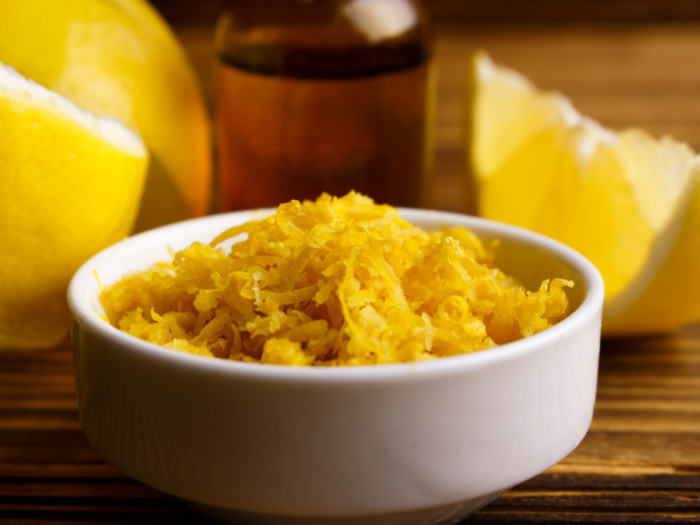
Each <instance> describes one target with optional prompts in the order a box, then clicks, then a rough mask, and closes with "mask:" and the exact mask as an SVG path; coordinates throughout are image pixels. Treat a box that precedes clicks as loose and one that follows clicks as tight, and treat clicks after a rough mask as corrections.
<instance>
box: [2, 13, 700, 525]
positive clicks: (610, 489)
mask: <svg viewBox="0 0 700 525" xmlns="http://www.w3.org/2000/svg"><path fill="white" fill-rule="evenodd" d="M215 3H216V2H214V4H215ZM187 4H188V2H174V3H171V4H169V3H168V2H165V1H163V2H160V3H159V4H157V5H158V6H159V8H161V10H162V11H163V13H164V14H165V15H166V17H168V19H169V20H170V21H171V23H173V25H174V27H175V30H176V33H177V35H178V36H179V38H180V39H181V41H182V43H183V44H184V46H185V48H186V50H187V52H188V54H189V56H190V58H191V60H192V63H193V65H194V67H195V69H196V71H197V74H198V75H199V76H200V79H201V82H202V86H203V90H204V93H205V96H206V98H207V101H208V103H209V105H210V108H212V107H213V104H212V86H211V60H212V54H211V53H212V48H211V31H212V16H213V14H214V12H215V6H213V4H212V2H209V3H207V2H206V1H204V2H201V5H200V2H198V3H197V4H198V5H200V8H201V9H200V11H199V16H192V7H187ZM492 4H493V5H494V6H495V7H494V8H493V9H491V10H489V9H488V8H487V7H483V3H482V4H481V5H482V7H481V8H479V7H475V6H474V5H475V3H468V2H467V3H460V2H458V1H456V0H453V1H450V0H444V1H440V2H435V3H434V4H433V7H434V8H435V10H436V19H437V23H436V29H437V46H436V60H437V62H438V68H439V75H440V80H439V98H438V101H439V103H438V129H437V137H438V144H437V146H438V147H437V158H436V174H435V178H436V181H435V184H436V188H435V189H436V202H435V207H437V208H441V209H447V210H456V211H459V210H463V207H464V204H463V194H462V190H461V176H462V157H463V152H462V149H461V146H460V130H459V125H460V115H459V107H460V104H461V93H462V87H463V81H464V77H465V68H466V64H467V61H468V59H469V56H470V55H471V53H472V52H473V51H474V50H475V49H477V48H483V49H486V50H487V51H489V52H490V53H491V54H492V56H493V58H494V59H495V60H497V61H499V62H502V63H505V64H508V65H510V66H512V67H514V68H516V69H518V70H520V71H521V72H523V73H524V74H526V75H527V76H529V77H530V78H531V79H533V80H534V81H535V82H536V83H537V84H539V85H540V86H542V87H545V88H548V89H558V90H561V91H563V92H564V93H566V94H567V95H568V96H569V97H570V98H571V99H572V101H573V102H574V105H575V106H576V107H577V108H579V109H580V110H581V111H582V112H584V113H585V114H588V115H589V116H592V117H594V118H596V119H597V120H599V121H601V122H602V123H603V124H605V125H607V126H610V127H613V128H622V127H628V126H641V127H644V128H646V129H648V130H649V131H651V132H652V133H653V134H655V135H662V134H671V135H673V136H675V137H676V138H677V139H680V140H683V141H686V142H688V143H690V144H691V146H692V147H693V148H694V149H696V150H700V67H698V65H699V64H700V16H699V12H700V9H698V7H697V6H696V4H693V3H692V2H689V1H685V2H684V1H682V0H681V1H676V2H675V3H674V2H671V3H670V4H664V6H665V7H664V6H662V5H661V3H660V2H656V3H655V2H638V3H633V2H628V1H618V2H612V3H609V4H605V5H606V6H607V7H606V8H601V9H599V10H598V11H590V10H586V8H585V6H583V7H582V3H581V2H574V3H573V4H569V6H570V7H569V8H568V9H569V10H568V11H567V10H566V9H564V10H563V11H562V8H561V6H560V5H559V4H558V3H556V2H553V1H544V2H543V3H542V4H543V6H544V7H542V6H540V7H541V10H540V11H539V15H537V13H535V14H533V13H532V12H531V11H529V10H528V9H526V8H524V7H523V6H522V5H524V4H527V5H535V4H536V3H522V5H520V4H517V3H515V4H509V3H508V2H505V0H498V1H495V2H492ZM562 4H563V3H562ZM593 4H596V5H598V7H600V6H601V5H603V4H602V3H599V2H593V3H592V4H591V5H593ZM506 5H511V6H516V7H514V10H512V11H508V12H507V16H506V15H503V16H496V15H497V8H502V7H504V6H506ZM518 5H520V7H517V6H518ZM669 5H670V7H669ZM698 300H700V298H699V299H698ZM71 359H72V357H71V350H70V344H69V342H65V344H63V345H61V346H59V347H58V348H54V349H51V350H48V351H41V352H9V353H4V354H0V523H18V524H24V523H26V524H30V523H31V524H35V523H54V524H57V523H61V524H72V523H107V522H109V523H144V524H145V523H199V522H201V521H203V518H201V517H200V516H198V515H196V514H194V513H193V512H192V511H190V510H189V509H188V508H186V507H184V506H183V505H181V504H180V503H179V502H178V501H176V500H174V499H172V498H170V497H168V496H166V495H164V494H161V493H159V492H158V491H156V490H153V489H151V488H148V487H146V486H143V485H141V484H140V483H137V482H135V481H133V480H131V479H129V478H127V477H126V476H124V475H123V474H121V473H120V472H119V471H118V470H116V469H115V468H114V467H112V466H110V465H108V464H106V463H105V462H104V461H103V460H102V459H101V458H100V456H99V455H98V454H97V453H96V452H95V451H93V450H92V448H91V447H90V445H89V444H88V443H87V441H86V439H85V437H84V435H83V433H82V431H81V428H80V424H79V421H78V416H77V408H76V398H75V386H74V380H73V369H72V360H71ZM534 522H548V523H569V522H578V523H581V522H596V523H620V522H631V523H660V522H674V523H676V522H680V523H691V522H695V523H700V326H696V327H689V328H687V329H684V330H680V331H678V332H677V333H673V334H666V335H660V336H656V337H646V338H626V339H617V340H603V342H602V347H601V360H600V375H599V384H598V397H597V402H596V408H595V415H594V419H593V423H592V425H591V428H590V431H589V432H588V435H587V436H586V438H585V439H584V440H583V442H582V443H581V444H580V446H579V447H578V448H577V449H576V450H575V451H574V452H573V453H572V454H571V455H570V456H569V457H567V458H566V459H564V460H563V461H562V462H560V463H559V464H558V465H556V466H554V467H552V468H551V469H549V470H548V471H546V472H545V473H543V474H541V475H539V476H537V477H535V478H534V479H532V480H530V481H527V482H525V483H523V484H521V485H519V486H517V487H515V488H513V489H512V490H511V491H510V492H508V493H506V494H505V495H503V496H502V497H501V498H499V499H498V500H496V501H495V502H493V503H492V504H491V505H489V506H488V507H486V508H485V509H483V510H481V511H480V512H478V513H477V514H475V515H474V516H472V517H471V518H469V519H468V520H467V523H473V524H478V523H534Z"/></svg>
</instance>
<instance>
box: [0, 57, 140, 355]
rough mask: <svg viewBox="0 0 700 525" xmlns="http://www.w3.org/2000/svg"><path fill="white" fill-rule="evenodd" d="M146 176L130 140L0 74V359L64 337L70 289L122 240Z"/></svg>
mask: <svg viewBox="0 0 700 525" xmlns="http://www.w3.org/2000/svg"><path fill="white" fill-rule="evenodd" d="M147 167H148V153H147V151H146V149H145V146H144V144H143V142H142V141H141V139H140V138H139V137H138V135H136V134H134V133H132V132H131V131H129V130H128V129H127V128H126V127H124V126H123V125H121V124H120V123H119V122H117V121H115V120H113V119H109V118H97V117H94V116H92V115H91V114H88V113H86V112H83V111H82V110H80V109H78V108H77V107H76V106H75V105H73V104H72V103H71V102H70V101H68V100H67V99H65V98H63V97H62V96H60V95H58V94H56V93H54V92H51V91H49V90H47V89H45V88H43V87H41V86H39V85H37V84H35V83H33V82H31V81H29V80H27V79H25V78H24V77H22V76H21V75H19V74H18V73H16V72H15V71H13V70H12V69H11V68H9V67H6V66H3V65H2V64H0V188H2V191H0V232H2V235H0V349H2V348H21V347H42V346H50V345H52V344H55V343H57V342H59V341H60V340H61V339H62V338H63V337H64V336H65V335H66V333H67V332H68V328H69V326H70V323H69V314H68V307H67V304H66V288H67V285H68V281H69V280H70V277H71V275H72V274H73V272H75V270H77V268H78V266H79V265H80V264H82V263H83V262H84V261H85V260H86V259H87V258H88V257H90V256H91V255H92V254H94V253H95V252H97V251H99V250H101V249H102V248H104V247H106V246H107V245H109V244H111V243H113V242H115V241H117V240H119V239H121V238H122V237H124V236H125V235H127V234H128V232H129V230H130V228H131V227H132V225H133V222H134V219H135V217H136V213H137V210H138V204H139V201H140V198H141V194H142V190H143V186H144V180H145V177H146V171H147Z"/></svg>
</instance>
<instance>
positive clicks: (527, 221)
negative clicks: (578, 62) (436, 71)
mask: <svg viewBox="0 0 700 525" xmlns="http://www.w3.org/2000/svg"><path fill="white" fill-rule="evenodd" d="M467 84H468V86H467V97H466V100H467V104H466V106H465V107H466V112H465V113H466V130H467V137H466V140H467V147H468V156H469V162H470V168H471V170H470V171H471V186H472V188H471V189H472V191H473V194H474V196H475V200H476V211H477V213H478V214H480V215H483V216H485V217H488V218H492V219H496V220H500V221H504V222H509V223H512V224H516V225H518V226H522V227H525V228H528V229H531V230H535V231H538V232H540V233H543V234H545V235H548V236H550V237H553V238H556V239H558V240H560V241H563V242H564V243H566V244H568V245H570V246H572V247H573V248H575V249H577V250H578V251H580V252H581V253H582V254H584V255H585V256H587V257H588V258H589V259H590V260H591V261H592V262H593V263H594V264H596V265H597V267H598V268H599V270H600V271H601V273H602V275H603V279H604V281H605V285H606V299H605V305H604V309H603V331H604V333H606V334H641V333H647V332H662V331H668V330H673V329H675V328H677V327H679V326H682V325H684V324H689V323H692V322H696V321H700V300H698V297H700V241H699V240H698V234H697V232H698V231H700V187H699V185H698V177H699V176H700V169H699V166H700V162H699V159H698V157H697V156H696V155H695V154H694V153H693V152H692V151H691V149H690V148H689V147H688V146H687V145H685V144H681V143H679V142H676V141H674V140H672V139H671V138H668V137H664V138H662V139H659V140H657V139H654V138H652V137H650V136H649V135H648V134H647V133H645V132H644V131H641V130H637V129H628V130H624V131H621V132H619V133H618V132H613V131H610V130H607V129H605V128H603V127H602V126H601V125H600V124H598V123H597V122H595V121H593V120H591V119H590V118H587V117H584V116H582V115H581V114H579V113H578V112H577V111H576V110H575V109H574V108H573V106H572V105H571V104H570V102H569V101H568V100H567V99H566V98H564V97H563V96H562V95H560V94H558V93H547V92H542V91H539V90H538V89H536V88H535V87H534V86H533V85H532V84H531V83H530V82H529V81H528V80H527V79H526V78H524V77H523V76H521V75H520V74H518V73H516V72H514V71H512V70H510V69H507V68H505V67H501V66H497V65H495V64H494V63H493V62H492V61H491V60H490V58H489V57H488V56H487V55H486V54H484V53H477V54H476V55H475V56H474V59H473V61H472V67H471V70H470V77H469V82H468V83H467Z"/></svg>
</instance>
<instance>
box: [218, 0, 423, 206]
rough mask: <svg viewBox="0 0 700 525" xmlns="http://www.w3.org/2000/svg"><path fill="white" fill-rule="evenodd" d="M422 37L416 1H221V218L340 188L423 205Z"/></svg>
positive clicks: (397, 202) (382, 199)
mask: <svg viewBox="0 0 700 525" xmlns="http://www.w3.org/2000/svg"><path fill="white" fill-rule="evenodd" d="M431 44H432V39H431V33H430V27H429V23H428V19H427V14H426V12H425V10H424V8H423V6H422V5H421V4H420V3H419V1H418V0H265V1H260V2H253V1H251V0H231V1H229V2H228V5H227V8H226V10H225V11H224V12H223V13H222V15H221V16H220V18H219V21H218V24H217V28H216V36H215V49H216V53H217V71H216V76H217V79H216V82H217V94H216V98H217V138H218V152H219V153H218V159H219V183H220V193H221V206H222V209H223V210H234V209H247V208H256V207H264V206H276V205H278V204H280V203H281V202H286V201H289V200H291V199H300V200H302V199H315V198H316V197H318V196H319V195H320V194H321V192H324V191H325V192H327V193H330V194H331V195H338V196H340V195H343V194H345V193H347V192H348V191H350V190H355V191H358V192H360V193H364V194H366V195H369V196H371V197H372V198H374V199H375V201H376V202H379V203H389V204H392V205H394V206H412V207H416V206H427V205H429V204H430V200H431V195H430V189H431V188H430V181H429V172H430V166H431V164H432V158H431V157H432V148H431V142H432V137H431V135H432V130H431V129H430V127H431V126H432V124H433V123H432V121H431V116H432V98H433V95H434V93H433V91H434V90H433V88H432V84H433V81H432V77H433V74H432V70H433V67H432V63H431V51H432V45H431Z"/></svg>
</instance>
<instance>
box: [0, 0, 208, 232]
mask: <svg viewBox="0 0 700 525" xmlns="http://www.w3.org/2000/svg"><path fill="white" fill-rule="evenodd" d="M0 13H2V15H0V62H3V63H5V64H6V65H8V66H10V67H12V68H14V69H15V70H17V71H18V72H19V73H21V74H22V75H24V76H25V77H27V78H30V79H32V80H34V81H35V82H37V83H39V84H41V85H43V86H45V87H47V88H48V89H51V90H53V91H56V92H58V93H61V94H62V95H64V96H66V97H67V98H69V99H71V100H72V101H73V102H75V103H76V104H77V105H78V106H79V107H80V108H82V109H84V110H87V111H90V112H91V113H94V114H97V115H109V116H112V117H115V118H117V119H119V120H120V121H122V122H123V123H124V124H125V125H126V126H128V127H129V128H131V129H133V130H135V131H137V132H138V133H139V134H140V135H141V137H142V138H143V141H144V142H145V144H146V146H147V148H148V150H149V152H150V155H151V163H150V167H149V174H148V180H147V184H146V190H145V195H144V201H143V205H142V208H141V212H140V215H139V218H138V222H137V229H139V230H141V229H146V228H150V227H153V226H157V225H160V224H164V223H168V222H173V221H175V220H180V219H184V218H187V217H191V216H198V215H203V214H205V213H206V212H207V211H208V208H209V201H210V191H211V190H210V182H211V181H210V178H211V151H210V130H209V122H208V117H207V113H206V109H205V107H204V103H203V100H202V97H201V94H200V91H199V87H198V85H197V81H196V78H195V75H194V73H193V71H192V69H191V67H190V65H189V63H188V62H187V59H186V56H185V54H184V52H183V50H182V48H181V46H180V45H179V43H178V41H177V40H176V38H175V36H174V35H173V33H172V32H171V30H170V29H169V28H168V26H167V25H166V23H165V22H164V21H163V19H162V18H161V17H160V16H159V15H158V13H157V12H156V11H155V10H154V9H153V8H152V7H151V6H150V5H149V4H148V2H146V1H145V0H61V1H60V2H47V1H46V0H22V1H21V2H16V1H14V0H0Z"/></svg>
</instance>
